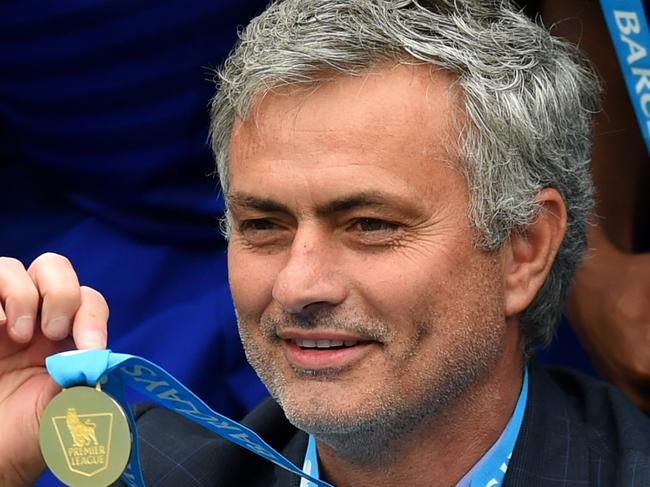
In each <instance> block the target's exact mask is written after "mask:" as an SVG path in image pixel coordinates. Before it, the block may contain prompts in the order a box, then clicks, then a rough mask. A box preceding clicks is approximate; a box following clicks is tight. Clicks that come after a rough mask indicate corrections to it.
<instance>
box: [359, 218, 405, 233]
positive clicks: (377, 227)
mask: <svg viewBox="0 0 650 487" xmlns="http://www.w3.org/2000/svg"><path fill="white" fill-rule="evenodd" d="M355 228H356V229H357V230H360V231H361V232H392V231H395V230H397V229H399V225H398V224H396V223H392V222H389V221H386V220H380V219H377V218H360V219H358V220H357V221H356V223H355Z"/></svg>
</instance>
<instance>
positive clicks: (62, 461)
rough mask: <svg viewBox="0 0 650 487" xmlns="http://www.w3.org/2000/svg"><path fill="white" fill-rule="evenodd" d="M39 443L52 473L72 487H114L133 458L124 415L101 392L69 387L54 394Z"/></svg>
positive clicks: (116, 404)
mask: <svg viewBox="0 0 650 487" xmlns="http://www.w3.org/2000/svg"><path fill="white" fill-rule="evenodd" d="M39 441H40V446H41V453H42V454H43V458H44V459H45V463H46V464H47V466H48V467H49V468H50V470H51V471H52V473H53V474H54V475H55V476H56V477H57V478H58V479H59V480H61V482H63V483H64V484H66V485H69V486H72V487H104V486H107V485H110V484H112V483H113V482H115V481H116V480H117V479H118V478H119V477H120V475H121V474H122V472H123V471H124V469H125V468H126V465H127V463H128V461H129V455H130V453H131V432H130V430H129V423H128V420H127V418H126V415H125V414H124V411H123V410H122V408H121V407H120V405H119V404H118V403H117V402H116V401H115V400H114V399H113V398H112V397H110V396H109V395H107V394H106V393H104V392H102V391H101V390H99V387H97V388H96V389H93V388H92V387H84V386H80V387H71V388H69V389H64V390H63V391H61V392H60V393H59V394H57V395H56V396H55V397H54V399H52V401H51V402H50V404H49V405H48V406H47V408H46V409H45V411H44V412H43V417H42V418H41V426H40V431H39Z"/></svg>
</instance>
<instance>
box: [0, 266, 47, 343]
mask: <svg viewBox="0 0 650 487" xmlns="http://www.w3.org/2000/svg"><path fill="white" fill-rule="evenodd" d="M0 303H2V308H3V312H2V314H3V315H4V316H5V323H6V325H7V333H8V335H9V337H10V338H11V339H12V340H14V341H16V342H19V343H26V342H28V341H30V340H31V339H32V336H33V334H34V323H35V321H36V316H37V314H38V303H39V294H38V290H37V289H36V286H35V285H34V282H32V279H31V278H30V277H29V275H28V274H27V271H26V270H25V266H23V264H22V262H20V261H19V260H17V259H12V258H9V257H0Z"/></svg>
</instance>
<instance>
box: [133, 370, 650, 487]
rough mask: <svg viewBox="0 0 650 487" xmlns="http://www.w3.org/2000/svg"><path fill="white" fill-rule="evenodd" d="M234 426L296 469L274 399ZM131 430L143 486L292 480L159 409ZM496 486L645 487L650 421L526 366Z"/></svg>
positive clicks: (289, 433) (581, 381)
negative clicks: (515, 426)
mask: <svg viewBox="0 0 650 487" xmlns="http://www.w3.org/2000/svg"><path fill="white" fill-rule="evenodd" d="M244 423H245V424H247V425H248V426H249V427H251V428H252V429H253V430H255V431H257V432H258V433H259V434H260V436H262V438H264V439H265V440H266V441H267V442H269V443H270V444H271V446H273V447H274V448H276V449H277V450H279V451H281V452H282V453H283V454H284V455H285V456H287V457H288V458H289V459H290V460H291V461H293V462H294V463H295V464H297V465H299V466H301V465H302V462H303V460H304V454H305V449H306V444H307V436H306V435H305V433H303V432H301V431H298V430H296V429H295V428H294V427H293V426H291V425H290V424H289V423H288V421H287V420H286V419H285V417H284V415H283V414H282V410H281V409H280V408H279V407H278V405H277V404H276V403H274V402H273V401H271V400H267V401H266V402H264V403H262V405H260V406H259V407H258V408H257V409H256V410H255V411H253V412H252V413H251V414H250V415H248V417H247V418H246V420H245V421H244ZM138 431H139V435H140V446H141V449H142V450H141V458H142V464H143V471H144V475H145V479H146V482H147V486H148V487H153V486H156V487H178V486H181V487H197V486H220V487H298V486H299V483H300V479H299V478H298V477H297V476H295V475H293V474H291V473H288V472H286V471H284V470H283V469H281V468H279V467H276V466H275V465H273V464H272V463H270V462H268V461H266V460H263V459H261V458H259V457H257V456H255V455H254V454H252V453H250V452H248V451H246V450H244V449H242V448H240V447H239V446H236V445H234V444H232V443H230V442H227V441H225V440H223V439H221V438H219V437H217V436H215V435H214V434H212V433H210V432H209V431H208V430H206V429H204V428H202V427H200V426H198V425H195V424H193V423H190V422H188V421H186V420H184V419H182V418H180V417H179V416H176V415H175V414H173V413H171V412H169V411H166V410H163V409H160V408H150V409H148V410H146V411H145V412H144V413H142V414H140V415H139V418H138ZM503 485H504V486H506V487H515V486H516V487H560V486H561V487H588V486H600V487H611V486H620V487H650V420H648V419H647V418H646V417H645V416H644V415H643V414H642V413H641V412H639V411H638V410H637V409H636V408H635V407H634V406H633V405H632V404H631V403H629V402H628V401H627V400H626V399H625V398H624V397H623V396H622V395H621V393H619V392H618V391H617V390H615V389H614V388H612V387H610V386H608V385H606V384H604V383H602V382H598V381H595V380H593V379H591V378H589V377H586V376H583V375H580V374H577V373H575V372H571V371H568V370H562V369H557V370H548V371H547V370H545V369H544V368H542V367H541V366H539V365H536V364H532V365H531V369H530V389H529V395H528V404H527V406H526V412H525V415H524V422H523V425H522V429H521V431H520V434H519V437H518V439H517V443H516V446H515V451H514V454H513V457H512V460H511V461H510V465H509V468H508V472H507V474H506V477H505V479H504V484H503ZM400 487H401V486H400ZM436 487H437V486H436Z"/></svg>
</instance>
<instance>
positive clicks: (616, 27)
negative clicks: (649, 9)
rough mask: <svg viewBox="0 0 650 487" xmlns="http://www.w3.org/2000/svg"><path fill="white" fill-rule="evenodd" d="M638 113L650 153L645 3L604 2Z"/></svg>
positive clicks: (649, 35) (649, 54) (648, 34)
mask: <svg viewBox="0 0 650 487" xmlns="http://www.w3.org/2000/svg"><path fill="white" fill-rule="evenodd" d="M600 5H601V7H602V9H603V14H604V15H605V20H606V22H607V27H608V28H609V33H610V36H611V38H612V41H613V43H614V47H615V48H616V54H617V57H618V61H619V64H620V66H621V71H622V72H623V77H624V78H625V85H626V86H627V91H628V94H629V95H630V100H631V101H632V106H633V107H634V113H635V114H636V118H637V121H638V123H639V127H640V128H641V132H642V134H643V139H644V140H645V143H646V149H648V151H649V152H650V32H649V31H648V20H647V19H646V15H645V11H644V9H643V2H642V1H641V0H600Z"/></svg>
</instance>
